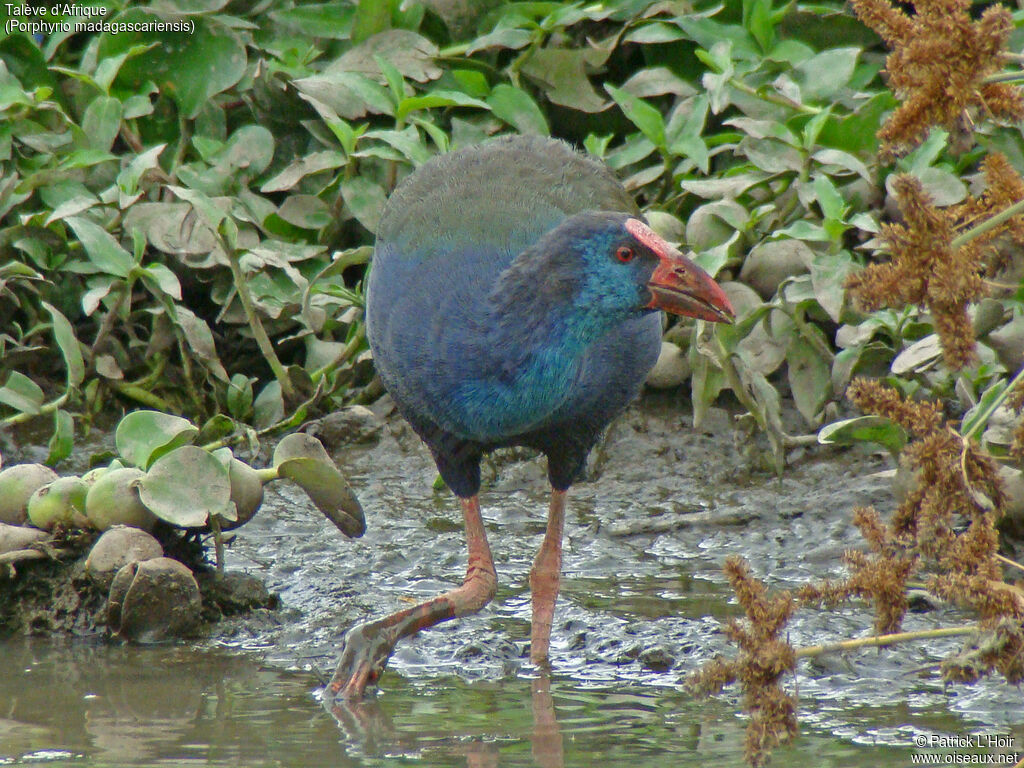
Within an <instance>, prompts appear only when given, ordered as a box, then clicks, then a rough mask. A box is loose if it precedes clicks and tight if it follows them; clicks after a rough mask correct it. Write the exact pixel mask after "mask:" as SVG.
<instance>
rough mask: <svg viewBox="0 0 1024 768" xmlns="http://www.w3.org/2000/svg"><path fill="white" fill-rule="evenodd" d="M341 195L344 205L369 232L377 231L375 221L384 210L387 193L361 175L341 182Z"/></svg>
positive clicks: (378, 219)
mask: <svg viewBox="0 0 1024 768" xmlns="http://www.w3.org/2000/svg"><path fill="white" fill-rule="evenodd" d="M341 196H342V198H344V200H345V205H346V206H347V207H348V209H349V210H350V211H351V212H352V215H353V216H355V217H356V219H358V221H359V223H360V224H362V225H363V226H364V227H366V228H367V229H368V230H369V231H370V232H376V231H377V222H378V221H380V214H381V212H382V211H383V210H384V203H385V202H386V201H387V195H385V194H384V188H383V187H381V186H380V184H377V183H376V182H374V181H371V180H370V179H368V178H365V177H363V176H353V177H352V178H350V179H345V180H344V181H342V183H341Z"/></svg>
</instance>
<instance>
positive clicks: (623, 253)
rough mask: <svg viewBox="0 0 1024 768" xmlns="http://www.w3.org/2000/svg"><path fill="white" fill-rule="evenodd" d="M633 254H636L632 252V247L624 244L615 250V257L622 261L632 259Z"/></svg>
mask: <svg viewBox="0 0 1024 768" xmlns="http://www.w3.org/2000/svg"><path fill="white" fill-rule="evenodd" d="M634 256H636V254H635V253H633V249H632V248H627V247H626V246H625V245H622V246H619V248H618V250H616V251H615V258H616V259H618V260H619V261H621V262H623V263H625V262H627V261H632V260H633V257H634Z"/></svg>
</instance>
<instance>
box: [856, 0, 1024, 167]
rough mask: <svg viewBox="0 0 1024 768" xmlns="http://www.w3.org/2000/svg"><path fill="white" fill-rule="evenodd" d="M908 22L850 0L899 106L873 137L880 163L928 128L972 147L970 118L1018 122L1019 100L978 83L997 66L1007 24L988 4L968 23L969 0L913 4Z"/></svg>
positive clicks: (1013, 91)
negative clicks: (883, 54) (877, 41)
mask: <svg viewBox="0 0 1024 768" xmlns="http://www.w3.org/2000/svg"><path fill="white" fill-rule="evenodd" d="M912 5H913V6H914V10H915V13H914V15H912V16H910V15H907V14H906V13H904V12H903V10H901V9H900V8H899V7H898V6H896V5H894V4H893V3H891V2H889V0H853V10H854V12H855V13H856V14H857V17H858V18H859V19H860V20H861V21H862V22H864V24H866V25H867V26H869V27H871V29H873V30H874V31H875V32H877V33H878V34H879V36H881V38H882V39H883V40H884V41H885V44H886V45H887V46H888V47H889V49H890V51H891V53H890V54H889V56H888V58H887V59H886V61H885V71H886V73H887V74H888V78H889V87H890V89H891V90H892V91H893V93H895V94H896V95H897V96H898V97H899V98H900V99H901V100H902V102H903V103H902V104H901V105H900V106H899V108H898V109H897V110H896V111H895V112H893V114H892V116H891V117H890V118H889V119H888V121H886V123H885V125H883V126H882V128H881V130H879V132H878V138H879V139H881V140H882V147H881V150H880V152H879V154H880V156H881V157H882V159H883V160H889V159H892V158H894V157H896V156H898V155H900V154H903V153H905V152H907V151H909V150H911V149H913V148H914V147H916V146H917V145H918V144H920V143H921V141H922V140H923V139H924V138H925V136H927V134H928V129H929V128H930V127H931V126H933V125H938V126H942V127H943V128H945V129H946V130H947V131H949V133H950V135H951V142H950V144H951V146H953V147H956V148H960V149H961V150H966V149H968V148H969V147H970V146H971V145H972V144H973V127H974V116H976V115H977V116H981V117H989V118H992V119H995V120H1005V121H1016V120H1020V119H1022V118H1024V96H1022V95H1021V91H1020V89H1019V88H1017V87H1016V86H1013V85H1010V84H1008V83H996V82H986V78H988V77H989V76H991V75H993V74H996V73H997V72H999V71H1000V70H1001V69H1002V66H1003V56H1002V54H1003V51H1004V49H1005V48H1006V42H1007V40H1008V39H1009V36H1010V32H1012V31H1013V17H1012V16H1011V15H1010V11H1009V10H1008V9H1006V8H1004V7H1003V6H1000V5H993V6H991V7H989V8H988V9H986V10H985V12H984V13H983V14H982V15H981V18H980V19H978V20H977V21H974V20H972V19H971V17H970V10H971V0H913V2H912Z"/></svg>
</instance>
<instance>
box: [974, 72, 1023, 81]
mask: <svg viewBox="0 0 1024 768" xmlns="http://www.w3.org/2000/svg"><path fill="white" fill-rule="evenodd" d="M1019 80H1024V72H1021V71H1019V70H1018V71H1017V72H1000V73H999V74H998V75H989V76H988V77H986V78H985V79H984V80H982V81H981V82H983V83H1013V82H1017V81H1019Z"/></svg>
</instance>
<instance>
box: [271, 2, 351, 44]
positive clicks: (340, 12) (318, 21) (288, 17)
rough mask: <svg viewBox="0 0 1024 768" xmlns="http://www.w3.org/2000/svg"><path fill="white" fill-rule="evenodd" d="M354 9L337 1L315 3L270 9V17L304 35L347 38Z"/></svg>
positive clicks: (335, 38)
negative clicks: (340, 4)
mask: <svg viewBox="0 0 1024 768" xmlns="http://www.w3.org/2000/svg"><path fill="white" fill-rule="evenodd" d="M355 14H356V9H355V7H353V6H348V7H346V6H339V5H338V3H336V2H335V3H316V4H313V5H301V6H298V7H296V8H287V9H284V10H278V11H271V12H270V18H272V19H274V20H275V21H277V22H279V23H281V24H283V25H285V26H288V27H291V28H292V29H294V30H296V31H298V32H299V33H301V34H302V35H304V36H306V37H325V38H330V39H334V40H347V39H348V38H349V36H350V35H351V33H352V21H353V18H354V17H355Z"/></svg>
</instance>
